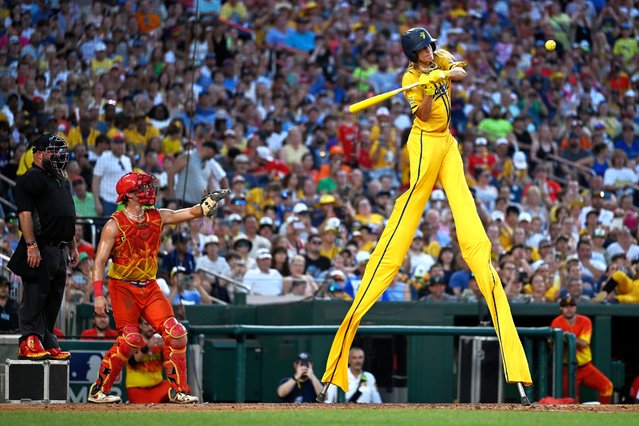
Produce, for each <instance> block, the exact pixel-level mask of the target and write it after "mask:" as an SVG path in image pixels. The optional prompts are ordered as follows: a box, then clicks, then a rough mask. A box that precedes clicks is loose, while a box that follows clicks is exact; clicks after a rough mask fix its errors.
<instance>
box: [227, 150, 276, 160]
mask: <svg viewBox="0 0 639 426" xmlns="http://www.w3.org/2000/svg"><path fill="white" fill-rule="evenodd" d="M267 149H268V148H267ZM249 161H250V160H249V158H248V155H246V154H239V155H238V156H237V157H235V158H234V159H233V162H234V163H248V162H249Z"/></svg>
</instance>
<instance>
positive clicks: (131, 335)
mask: <svg viewBox="0 0 639 426" xmlns="http://www.w3.org/2000/svg"><path fill="white" fill-rule="evenodd" d="M142 346H144V339H143V338H142V335H141V334H140V329H139V328H138V327H134V326H126V327H124V328H123V329H122V332H121V333H120V335H119V336H118V339H117V340H116V341H115V343H114V344H113V346H111V349H109V351H108V352H107V353H106V354H105V355H104V358H102V364H101V365H100V371H99V372H98V380H97V381H96V385H97V386H98V388H100V389H102V391H103V392H104V393H109V392H110V391H111V386H113V382H114V381H115V379H117V378H118V376H119V375H120V372H121V371H122V369H123V368H124V366H125V365H126V363H127V361H128V360H129V358H130V357H131V355H133V354H134V353H135V351H137V350H138V349H139V348H141V347H142Z"/></svg>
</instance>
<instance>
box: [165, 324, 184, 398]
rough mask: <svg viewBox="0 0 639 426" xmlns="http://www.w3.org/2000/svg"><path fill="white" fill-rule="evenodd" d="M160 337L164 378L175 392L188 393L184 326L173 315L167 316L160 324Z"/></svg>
mask: <svg viewBox="0 0 639 426" xmlns="http://www.w3.org/2000/svg"><path fill="white" fill-rule="evenodd" d="M162 338H163V339H164V371H165V372H166V378H167V379H169V382H170V383H171V387H172V388H173V390H175V391H176V392H187V393H189V392H190V391H191V390H190V389H189V384H188V382H187V379H186V343H187V338H186V328H184V326H183V325H182V324H180V323H179V322H178V321H177V320H176V319H175V318H174V317H172V318H169V319H168V320H166V321H164V324H163V325H162Z"/></svg>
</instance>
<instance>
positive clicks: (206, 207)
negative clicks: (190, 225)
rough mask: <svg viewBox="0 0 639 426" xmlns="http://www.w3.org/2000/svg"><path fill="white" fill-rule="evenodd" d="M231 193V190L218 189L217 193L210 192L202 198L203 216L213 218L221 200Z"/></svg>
mask: <svg viewBox="0 0 639 426" xmlns="http://www.w3.org/2000/svg"><path fill="white" fill-rule="evenodd" d="M230 193H231V190H230V189H228V188H227V189H218V190H217V191H213V192H209V193H208V194H207V195H205V196H204V198H202V201H201V202H200V206H201V207H202V214H203V215H204V216H206V217H211V216H213V215H214V214H215V212H216V211H217V208H218V206H219V202H220V200H222V199H223V198H224V197H226V196H227V195H229V194H230Z"/></svg>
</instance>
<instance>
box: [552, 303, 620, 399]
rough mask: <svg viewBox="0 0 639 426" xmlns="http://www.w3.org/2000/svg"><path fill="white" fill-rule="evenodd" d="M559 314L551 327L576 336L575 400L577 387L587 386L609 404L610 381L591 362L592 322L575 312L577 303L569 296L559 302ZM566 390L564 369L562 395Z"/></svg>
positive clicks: (565, 371) (566, 377) (566, 381)
mask: <svg viewBox="0 0 639 426" xmlns="http://www.w3.org/2000/svg"><path fill="white" fill-rule="evenodd" d="M559 309H560V310H561V315H559V316H558V317H557V318H555V319H554V320H552V323H551V324H550V326H551V327H552V328H561V329H562V330H564V331H568V332H570V333H573V334H574V335H575V337H576V338H577V389H576V390H577V401H579V388H580V387H581V385H582V384H583V385H585V386H588V387H589V388H592V389H594V390H596V391H597V392H599V402H601V403H602V404H609V403H610V397H611V396H612V390H613V386H612V382H611V381H610V379H608V378H607V377H606V376H604V374H603V373H602V372H601V371H599V370H598V369H597V367H595V366H594V365H593V363H592V353H591V352H590V338H591V337H592V322H591V321H590V318H588V317H587V316H584V315H578V314H577V303H576V302H575V300H574V299H572V298H571V297H570V296H566V297H564V298H563V299H561V301H560V302H559ZM567 390H568V371H567V369H564V395H565V394H566V393H567Z"/></svg>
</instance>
